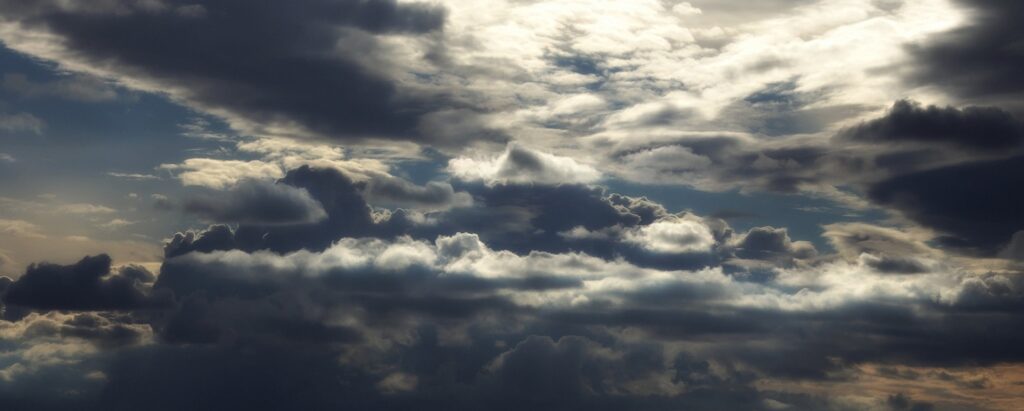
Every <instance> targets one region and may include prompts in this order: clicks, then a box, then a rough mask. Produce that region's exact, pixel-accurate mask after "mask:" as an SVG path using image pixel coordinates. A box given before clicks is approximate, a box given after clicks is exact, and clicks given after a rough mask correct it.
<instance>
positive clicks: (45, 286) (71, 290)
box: [2, 254, 158, 310]
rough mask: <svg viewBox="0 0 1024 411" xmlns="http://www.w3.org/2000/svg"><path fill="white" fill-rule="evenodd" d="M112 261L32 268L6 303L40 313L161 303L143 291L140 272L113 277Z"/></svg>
mask: <svg viewBox="0 0 1024 411" xmlns="http://www.w3.org/2000/svg"><path fill="white" fill-rule="evenodd" d="M110 264H111V260H110V257H109V256H107V255H105V254H101V255H97V256H93V257H85V258H83V259H82V260H81V261H79V262H77V263H75V264H72V265H58V264H50V263H41V264H33V265H31V266H29V267H28V269H27V270H26V271H25V274H24V275H22V276H21V277H19V278H18V279H17V280H16V281H14V282H13V283H11V284H10V285H9V286H8V287H7V290H6V291H4V293H3V296H2V297H3V298H2V300H3V302H4V304H6V305H7V306H8V309H10V306H17V307H23V308H31V309H38V310H130V309H137V308H143V307H146V306H149V305H152V304H155V303H158V301H155V300H152V299H150V297H149V296H148V295H147V294H146V293H145V292H144V291H143V290H142V289H141V288H142V287H141V286H140V282H139V281H138V279H137V278H136V277H137V275H136V274H137V273H135V271H136V270H137V269H134V268H133V269H131V270H130V271H129V272H130V273H131V274H129V276H123V275H120V274H113V275H111V270H110Z"/></svg>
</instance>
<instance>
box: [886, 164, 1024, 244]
mask: <svg viewBox="0 0 1024 411" xmlns="http://www.w3.org/2000/svg"><path fill="white" fill-rule="evenodd" d="M1019 187H1024V157H1019V156H1018V157H1011V158H1008V159H1005V160H996V161H982V162H972V163H968V164H961V165H954V166H950V167H943V168H938V169H933V170H926V171H920V172H916V173H911V174H907V175H902V176H897V177H893V178H890V179H887V180H884V181H881V182H879V183H877V184H874V185H873V186H871V187H870V189H869V191H868V196H869V197H870V198H871V200H872V201H874V202H876V203H878V204H881V205H884V206H887V207H892V208H895V209H897V210H900V211H901V212H903V213H904V214H906V215H907V216H908V217H910V218H911V219H913V220H914V221H916V222H918V223H920V224H922V225H925V226H927V227H931V228H934V229H936V230H938V231H940V232H941V233H943V234H945V237H944V238H942V240H943V242H944V243H945V244H947V245H951V246H955V247H962V248H966V249H973V250H975V251H979V252H982V253H985V254H994V253H996V252H997V251H998V250H999V249H1001V248H1002V247H1004V246H1005V245H1006V244H1007V243H1009V242H1010V238H1011V236H1012V235H1013V234H1014V233H1015V232H1017V231H1018V230H1021V229H1024V213H1021V212H1020V210H1024V191H1021V190H1020V189H1019Z"/></svg>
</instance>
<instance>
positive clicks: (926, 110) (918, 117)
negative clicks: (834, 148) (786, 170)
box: [839, 100, 1024, 150]
mask: <svg viewBox="0 0 1024 411" xmlns="http://www.w3.org/2000/svg"><path fill="white" fill-rule="evenodd" d="M839 136H840V137H842V138H848V139H851V140H855V141H862V142H879V143H900V142H918V143H940V144H950V145H954V146H958V147H963V148H969V149H977V150H1007V149H1014V148H1020V147H1021V146H1022V144H1024V123H1022V122H1021V121H1020V120H1019V119H1017V118H1016V117H1014V116H1013V115H1012V114H1010V113H1008V112H1006V111H1003V110H1001V109H999V108H996V107H965V108H963V109H962V110H958V109H956V108H953V107H937V106H928V107H922V106H921V105H920V104H919V103H917V102H914V101H910V100H900V101H897V102H896V103H894V104H893V106H892V108H891V109H889V112H888V113H887V114H886V115H885V116H884V117H882V118H878V119H875V120H871V121H868V122H865V123H862V124H860V125H857V126H855V127H851V128H847V129H845V130H843V131H842V132H840V133H839Z"/></svg>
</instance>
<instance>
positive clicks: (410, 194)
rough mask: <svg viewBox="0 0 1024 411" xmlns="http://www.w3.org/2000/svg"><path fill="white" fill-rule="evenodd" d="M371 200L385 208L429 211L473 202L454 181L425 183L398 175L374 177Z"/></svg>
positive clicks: (370, 184)
mask: <svg viewBox="0 0 1024 411" xmlns="http://www.w3.org/2000/svg"><path fill="white" fill-rule="evenodd" d="M364 193H365V196H366V199H367V201H369V202H370V203H372V204H374V205H380V206H385V207H410V208H413V209H421V210H427V211H437V210H446V209H449V208H452V207H465V206H469V205H471V204H472V203H473V199H472V197H470V196H469V194H467V193H464V192H455V189H453V188H452V185H451V184H448V183H443V182H438V181H431V182H428V183H427V184H425V185H423V186H418V185H415V184H413V183H412V182H410V181H408V180H405V179H400V178H396V177H377V178H374V179H371V180H370V181H369V182H368V183H367V184H366V188H365V191H364Z"/></svg>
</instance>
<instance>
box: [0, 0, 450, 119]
mask: <svg viewBox="0 0 1024 411" xmlns="http://www.w3.org/2000/svg"><path fill="white" fill-rule="evenodd" d="M0 10H3V13H2V14H3V15H4V17H5V20H8V21H18V22H20V23H21V24H22V26H21V27H22V29H23V30H26V32H27V31H38V32H45V33H49V34H52V35H54V36H56V37H55V39H57V40H58V41H59V42H60V44H61V48H63V47H66V51H64V52H62V53H61V56H60V57H59V58H66V59H68V60H69V61H74V62H75V63H77V64H85V65H89V66H93V67H96V68H99V69H100V70H104V71H108V72H110V74H111V75H117V76H123V77H124V78H128V79H133V80H141V81H143V82H146V83H148V84H151V86H152V87H153V88H156V89H165V90H168V92H169V93H170V94H171V95H172V96H173V97H175V98H177V99H180V100H183V101H184V102H185V103H186V104H190V105H193V106H195V107H197V108H200V109H203V110H209V111H212V112H215V113H217V114H219V115H224V116H226V117H227V118H228V119H229V120H230V121H231V122H232V123H235V124H238V125H243V126H244V128H247V129H246V130H245V131H246V132H254V133H259V132H261V131H264V130H266V129H269V128H277V129H278V130H280V129H291V130H293V131H292V132H291V133H292V134H295V135H302V134H303V133H304V132H308V133H312V134H314V135H318V136H322V137H328V138H360V137H370V136H383V137H390V138H416V139H423V138H424V137H422V136H421V134H420V133H419V132H418V131H417V127H418V126H419V123H420V119H421V117H423V116H424V115H425V114H427V113H428V112H431V111H434V110H437V109H440V108H445V107H454V106H453V104H455V103H454V102H453V101H451V99H449V98H447V97H443V96H439V95H433V96H431V95H427V94H424V93H421V92H417V91H413V90H411V89H407V88H403V87H401V86H399V85H398V83H397V82H395V81H393V80H391V79H389V78H388V76H389V74H388V73H389V72H390V71H391V70H392V69H393V67H389V66H388V65H387V64H388V63H383V61H386V60H387V59H386V58H381V59H368V58H367V56H371V55H383V54H384V53H385V50H384V49H383V48H382V47H380V46H379V44H378V40H377V39H376V37H375V36H378V35H398V36H409V37H410V38H413V37H417V36H430V35H432V33H435V32H438V31H440V30H442V28H443V26H444V21H445V11H444V10H443V9H441V8H439V7H437V6H433V5H427V4H417V3H411V4H410V3H398V2H396V1H394V0H374V1H355V0H352V1H347V0H346V1H324V0H305V1H302V2H301V4H296V3H288V4H284V3H280V2H275V1H262V0H261V1H235V0H217V1H209V2H204V3H202V4H201V5H196V4H191V3H187V2H182V1H173V0H169V1H154V2H129V1H114V2H105V3H104V4H103V5H101V6H96V7H78V6H74V5H68V4H66V3H63V2H50V1H46V2H34V3H32V5H26V4H24V3H22V2H17V1H5V2H3V3H0ZM370 61H373V63H369V62H370ZM302 136H303V137H305V135H302ZM416 136H421V137H416Z"/></svg>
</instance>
